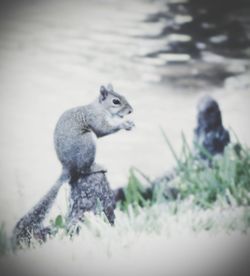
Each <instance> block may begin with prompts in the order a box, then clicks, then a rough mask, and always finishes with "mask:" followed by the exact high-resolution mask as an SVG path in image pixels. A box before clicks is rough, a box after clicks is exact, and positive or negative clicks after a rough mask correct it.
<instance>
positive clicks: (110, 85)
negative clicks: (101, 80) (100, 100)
mask: <svg viewBox="0 0 250 276" xmlns="http://www.w3.org/2000/svg"><path fill="white" fill-rule="evenodd" d="M107 89H108V91H114V88H113V85H112V84H111V83H108V85H107Z"/></svg>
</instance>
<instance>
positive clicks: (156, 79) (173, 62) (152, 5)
mask: <svg viewBox="0 0 250 276" xmlns="http://www.w3.org/2000/svg"><path fill="white" fill-rule="evenodd" d="M249 14H250V2H249V1H247V0H237V1H236V0H235V1H228V0H217V1H209V0H175V1H173V0H164V1H163V0H136V1H135V0H127V1H118V0H116V1H115V0H93V1H85V0H74V1H66V0H61V1H59V0H58V1H56V0H52V1H46V0H44V1H38V0H37V1H35V0H26V1H16V2H15V1H9V2H6V3H5V4H4V3H3V4H1V11H0V112H1V116H0V125H1V136H0V153H1V159H0V164H1V165H0V214H1V221H6V222H7V227H10V228H11V227H12V226H13V224H14V223H15V222H16V221H17V219H18V218H19V217H20V216H22V215H23V214H24V213H25V212H26V211H27V210H28V209H29V208H31V207H32V206H33V205H34V204H35V203H36V202H37V201H38V200H39V199H40V197H41V196H42V195H43V194H44V193H45V192H46V191H47V190H48V189H49V188H50V187H51V186H52V184H53V183H54V182H55V180H56V178H57V177H58V175H59V173H60V170H61V167H60V163H59V161H58V160H57V158H56V155H55V152H54V148H53V130H54V126H55V124H56V122H57V120H58V118H59V116H60V115H61V113H62V112H63V111H65V110H66V109H68V108H71V107H74V106H78V105H84V104H87V103H89V102H90V101H92V100H94V99H95V98H96V97H97V95H98V93H99V87H100V85H102V84H107V83H112V84H113V86H114V89H115V90H116V91H117V92H118V93H121V94H123V95H125V96H126V97H127V99H128V100H129V102H130V103H131V105H132V106H133V107H134V114H133V115H132V119H133V120H134V122H135V124H136V129H134V130H133V131H131V132H125V131H121V132H119V133H117V134H115V135H112V136H107V137H105V138H103V139H100V140H98V149H97V162H98V163H100V164H102V165H104V166H105V167H106V168H107V169H108V178H109V180H110V182H111V186H112V188H116V187H120V186H123V185H125V184H126V182H127V177H128V171H129V168H130V167H131V166H136V167H137V168H139V169H140V170H141V171H143V172H145V173H146V174H147V175H148V176H149V177H151V178H152V179H154V178H155V177H157V176H159V175H161V174H162V173H164V171H166V170H167V169H168V168H171V166H173V165H174V160H173V157H172V155H171V153H170V152H169V150H168V148H167V147H166V144H165V143H164V139H163V137H162V135H161V132H160V127H162V128H163V129H164V130H165V132H166V134H167V136H168V138H169V139H170V140H171V141H172V143H173V145H174V146H175V148H176V149H177V150H179V149H180V146H181V132H184V133H185V135H186V136H187V139H188V141H189V142H190V143H192V136H193V129H194V127H195V124H196V104H197V100H198V99H199V98H200V97H201V96H202V95H204V94H210V95H212V96H213V97H214V98H215V99H216V100H218V102H219V104H220V106H221V110H222V114H223V121H224V125H225V127H226V128H229V127H231V128H232V129H233V130H234V131H235V132H236V133H237V135H238V137H239V139H240V140H241V142H243V143H246V144H249V142H250V139H249V138H250V130H249V122H248V121H249V115H250V111H249V103H248V102H249V99H250V74H249V72H250V60H249V58H250V43H249V42H250V16H249ZM62 201H65V194H63V195H62Z"/></svg>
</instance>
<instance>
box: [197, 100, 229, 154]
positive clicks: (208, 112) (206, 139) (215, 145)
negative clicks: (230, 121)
mask: <svg viewBox="0 0 250 276" xmlns="http://www.w3.org/2000/svg"><path fill="white" fill-rule="evenodd" d="M197 110H198V114H197V127H196V128H195V130H194V142H195V143H196V144H198V145H200V146H202V147H203V148H204V149H205V150H206V151H207V152H208V153H209V154H210V155H211V156H214V155H216V154H222V153H223V152H224V148H225V147H226V145H227V144H228V143H229V142H230V135H229V132H228V131H227V130H226V129H225V128H224V127H223V124H222V118H221V111H220V107H219V105H218V103H217V102H216V101H215V100H214V99H213V98H212V97H210V96H205V97H203V98H201V100H200V101H199V102H198V105H197ZM198 151H199V150H198ZM198 155H199V156H200V157H201V158H203V159H206V155H205V154H204V153H202V152H200V151H199V152H198Z"/></svg>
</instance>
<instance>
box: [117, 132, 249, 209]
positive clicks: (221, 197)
mask: <svg viewBox="0 0 250 276" xmlns="http://www.w3.org/2000/svg"><path fill="white" fill-rule="evenodd" d="M163 136H164V139H165V141H166V144H167V146H168V148H169V150H170V151H171V152H172V154H173V156H174V158H175V160H176V168H175V174H176V177H174V179H173V180H171V181H166V180H165V179H164V178H163V179H161V180H160V181H159V182H158V183H156V185H154V188H152V198H151V200H146V199H145V197H143V195H144V194H145V193H146V188H145V187H143V185H142V184H141V183H140V181H139V178H138V177H136V174H135V173H136V171H135V169H131V170H130V177H129V181H128V185H127V187H125V188H124V193H125V201H124V202H123V203H122V205H121V207H122V208H124V209H125V210H126V209H127V206H129V205H132V206H133V207H135V208H136V206H148V205H152V204H157V203H159V202H162V200H163V198H164V197H165V195H164V193H166V188H167V187H175V188H176V189H177V190H178V198H179V199H180V200H185V199H187V198H192V199H193V202H194V204H195V205H197V206H199V207H201V208H211V207H212V206H213V204H215V203H216V202H219V203H220V204H221V205H222V206H226V205H227V206H235V205H237V206H249V204H250V150H249V148H248V147H247V146H244V145H242V144H240V143H236V144H233V143H231V144H230V145H228V146H227V147H226V148H225V151H224V154H223V155H218V156H215V157H212V156H211V155H210V154H209V153H208V152H207V151H206V150H205V149H203V148H201V147H200V146H198V145H196V147H197V149H196V151H195V152H197V151H201V152H202V153H203V154H204V155H205V156H206V157H207V160H200V159H198V158H197V157H196V155H194V153H193V151H192V150H191V147H190V146H189V145H188V143H187V141H186V139H185V136H184V135H182V141H183V143H182V151H181V154H180V155H178V154H177V153H176V151H175V150H174V148H173V146H172V145H171V143H170V141H169V139H168V138H167V136H166V135H165V133H164V132H163ZM147 190H148V189H147Z"/></svg>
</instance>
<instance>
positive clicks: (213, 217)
mask: <svg viewBox="0 0 250 276" xmlns="http://www.w3.org/2000/svg"><path fill="white" fill-rule="evenodd" d="M164 137H165V139H166V143H167V145H168V148H169V149H170V150H171V151H172V153H173V155H174V156H175V158H176V168H175V170H174V173H173V174H174V177H172V178H171V179H169V177H168V175H167V176H163V177H161V178H159V179H158V180H157V181H154V182H152V181H151V180H150V179H149V178H148V177H147V176H145V174H143V173H141V172H140V171H139V170H137V169H131V170H130V176H129V179H128V185H127V186H126V187H125V188H124V195H125V197H124V200H123V201H121V202H118V204H117V208H116V223H115V226H114V227H111V226H110V225H109V224H108V223H107V219H106V218H105V216H104V215H103V214H102V213H101V214H100V215H99V216H94V215H93V214H91V213H88V214H86V219H85V222H84V223H83V224H81V225H80V227H81V232H80V234H79V235H76V236H75V237H73V238H72V237H69V236H68V235H67V234H66V231H65V227H64V221H63V218H62V217H61V216H58V217H57V218H56V219H55V221H53V222H52V226H53V228H54V230H55V233H56V234H55V237H53V238H51V240H49V241H48V242H47V243H46V244H44V245H42V246H41V245H39V244H38V243H37V242H36V241H34V243H33V244H32V245H33V246H32V247H35V248H37V249H38V248H41V250H47V249H48V250H49V248H50V246H51V245H52V244H57V246H58V247H60V246H61V245H60V246H59V243H62V244H67V246H69V244H70V243H71V242H72V244H75V243H78V242H79V243H80V244H82V246H83V248H84V249H83V251H84V252H85V251H86V247H85V246H86V244H87V248H90V247H91V242H90V241H92V242H93V244H92V247H91V248H92V249H91V250H92V251H93V250H94V251H95V249H94V248H95V246H96V247H97V248H102V249H101V250H102V252H104V253H103V254H104V255H105V256H106V257H109V256H113V255H117V254H118V253H117V252H118V251H119V252H120V251H126V250H127V249H129V248H130V249H129V250H134V249H133V247H134V245H135V243H136V240H137V239H138V238H141V237H143V238H142V239H143V240H144V241H145V244H148V243H149V240H150V243H152V236H153V237H158V238H159V239H164V240H165V239H170V240H171V239H172V238H174V239H177V237H178V236H179V235H180V236H183V235H184V236H187V237H188V236H190V237H191V236H195V235H201V234H204V233H206V235H207V237H208V236H212V235H213V234H223V233H224V234H225V233H227V234H232V233H238V234H240V235H242V234H244V235H245V234H249V229H250V171H249V168H250V150H249V148H248V147H246V146H244V145H242V144H240V143H239V142H237V143H235V144H233V143H232V144H230V145H229V146H228V147H227V148H226V150H225V152H224V154H223V155H221V156H216V157H212V156H210V155H209V154H208V153H207V152H206V151H205V150H204V149H201V148H197V150H200V151H202V153H203V154H204V155H206V160H200V159H197V157H196V155H194V154H193V151H192V150H191V149H190V146H189V145H188V144H187V142H186V139H185V137H184V136H183V147H182V152H181V154H180V155H177V153H176V152H175V151H174V149H173V147H172V146H171V143H170V142H169V140H168V139H167V137H166V136H165V134H164ZM145 182H147V185H148V186H145ZM169 189H175V191H176V194H175V196H174V197H171V196H169ZM145 195H146V196H145ZM76 246H77V248H78V245H76ZM70 247H74V245H70ZM46 248H47V249H46ZM131 248H132V249H131ZM76 250H78V249H76ZM117 250H118V251H117ZM73 251H74V250H73ZM7 252H9V253H11V250H10V241H9V239H8V238H7V235H6V233H5V231H4V227H3V226H2V227H1V229H0V254H1V255H4V254H6V253H7ZM19 254H20V253H19ZM25 254H26V253H25ZM67 254H68V253H67ZM93 254H94V253H93ZM106 257H105V258H106Z"/></svg>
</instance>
